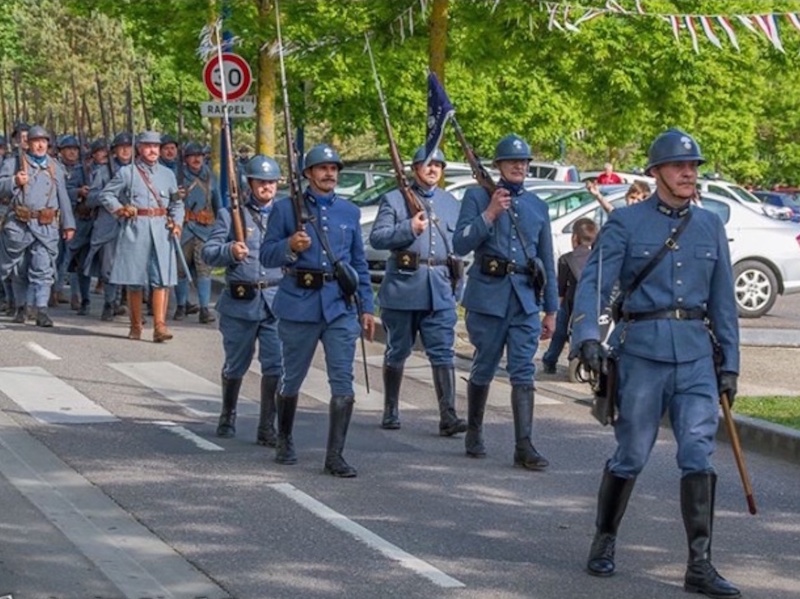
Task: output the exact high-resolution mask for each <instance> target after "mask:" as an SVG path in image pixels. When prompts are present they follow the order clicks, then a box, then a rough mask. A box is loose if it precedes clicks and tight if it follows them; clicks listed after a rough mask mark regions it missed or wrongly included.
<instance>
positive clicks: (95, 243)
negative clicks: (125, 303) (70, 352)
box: [83, 133, 133, 322]
mask: <svg viewBox="0 0 800 599" xmlns="http://www.w3.org/2000/svg"><path fill="white" fill-rule="evenodd" d="M91 149H92V161H93V162H94V165H93V166H92V172H93V175H92V185H91V187H90V189H89V195H88V196H87V201H86V205H87V208H89V210H92V211H94V212H95V215H96V216H95V220H94V226H93V227H92V235H91V238H90V245H89V253H88V255H87V256H86V260H85V262H84V264H83V275H84V276H86V277H91V276H92V275H94V276H96V277H97V278H98V281H99V282H100V283H102V285H103V312H102V314H101V315H100V320H103V321H108V322H110V321H112V320H114V315H115V314H117V312H120V311H121V310H119V297H120V295H121V294H120V289H119V288H118V287H117V286H116V285H115V284H113V283H111V268H112V266H113V265H114V257H115V255H116V248H117V237H119V231H120V227H121V223H120V221H119V220H117V218H116V217H115V216H114V215H113V214H112V213H111V212H109V211H108V210H106V208H105V206H103V203H102V202H101V201H100V193H101V192H102V191H103V188H105V186H106V184H107V183H108V182H109V181H111V179H112V172H113V173H114V174H116V173H117V172H119V170H120V169H121V168H122V167H124V166H127V165H129V164H130V163H131V160H132V159H133V138H132V136H131V134H130V133H119V134H117V135H116V136H115V137H114V139H113V140H112V142H111V152H112V157H111V158H110V159H109V158H108V152H107V150H106V141H105V140H103V139H99V140H97V141H95V142H94V143H93V144H92V147H91ZM109 160H110V164H109Z"/></svg>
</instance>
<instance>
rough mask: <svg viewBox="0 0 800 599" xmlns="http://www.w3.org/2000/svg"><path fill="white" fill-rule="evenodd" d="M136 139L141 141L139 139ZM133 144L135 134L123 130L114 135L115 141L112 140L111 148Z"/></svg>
mask: <svg viewBox="0 0 800 599" xmlns="http://www.w3.org/2000/svg"><path fill="white" fill-rule="evenodd" d="M136 141H139V140H138V139H137V140H136ZM132 145H133V136H132V135H131V134H130V133H127V132H123V133H117V134H116V135H115V136H114V139H113V141H112V142H111V149H112V150H113V149H114V148H116V147H117V146H132Z"/></svg>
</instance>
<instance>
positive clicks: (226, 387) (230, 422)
mask: <svg viewBox="0 0 800 599" xmlns="http://www.w3.org/2000/svg"><path fill="white" fill-rule="evenodd" d="M241 388H242V379H229V378H226V377H225V376H224V375H223V377H222V412H220V415H219V424H217V437H224V438H230V437H235V436H236V403H237V402H238V401H239V389H241Z"/></svg>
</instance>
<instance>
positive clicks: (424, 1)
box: [419, 0, 428, 14]
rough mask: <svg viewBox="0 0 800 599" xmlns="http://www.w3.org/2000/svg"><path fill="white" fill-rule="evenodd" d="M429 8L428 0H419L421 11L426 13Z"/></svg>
mask: <svg viewBox="0 0 800 599" xmlns="http://www.w3.org/2000/svg"><path fill="white" fill-rule="evenodd" d="M427 10H428V0H419V12H421V13H423V14H424V13H425V12H426V11H427Z"/></svg>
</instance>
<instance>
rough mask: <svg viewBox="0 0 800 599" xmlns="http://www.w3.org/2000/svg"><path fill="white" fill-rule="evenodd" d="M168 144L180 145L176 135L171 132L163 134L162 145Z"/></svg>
mask: <svg viewBox="0 0 800 599" xmlns="http://www.w3.org/2000/svg"><path fill="white" fill-rule="evenodd" d="M167 144H175V145H176V146H177V145H178V140H177V139H175V136H174V135H170V134H169V133H165V134H164V135H162V136H161V145H162V146H166V145H167Z"/></svg>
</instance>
